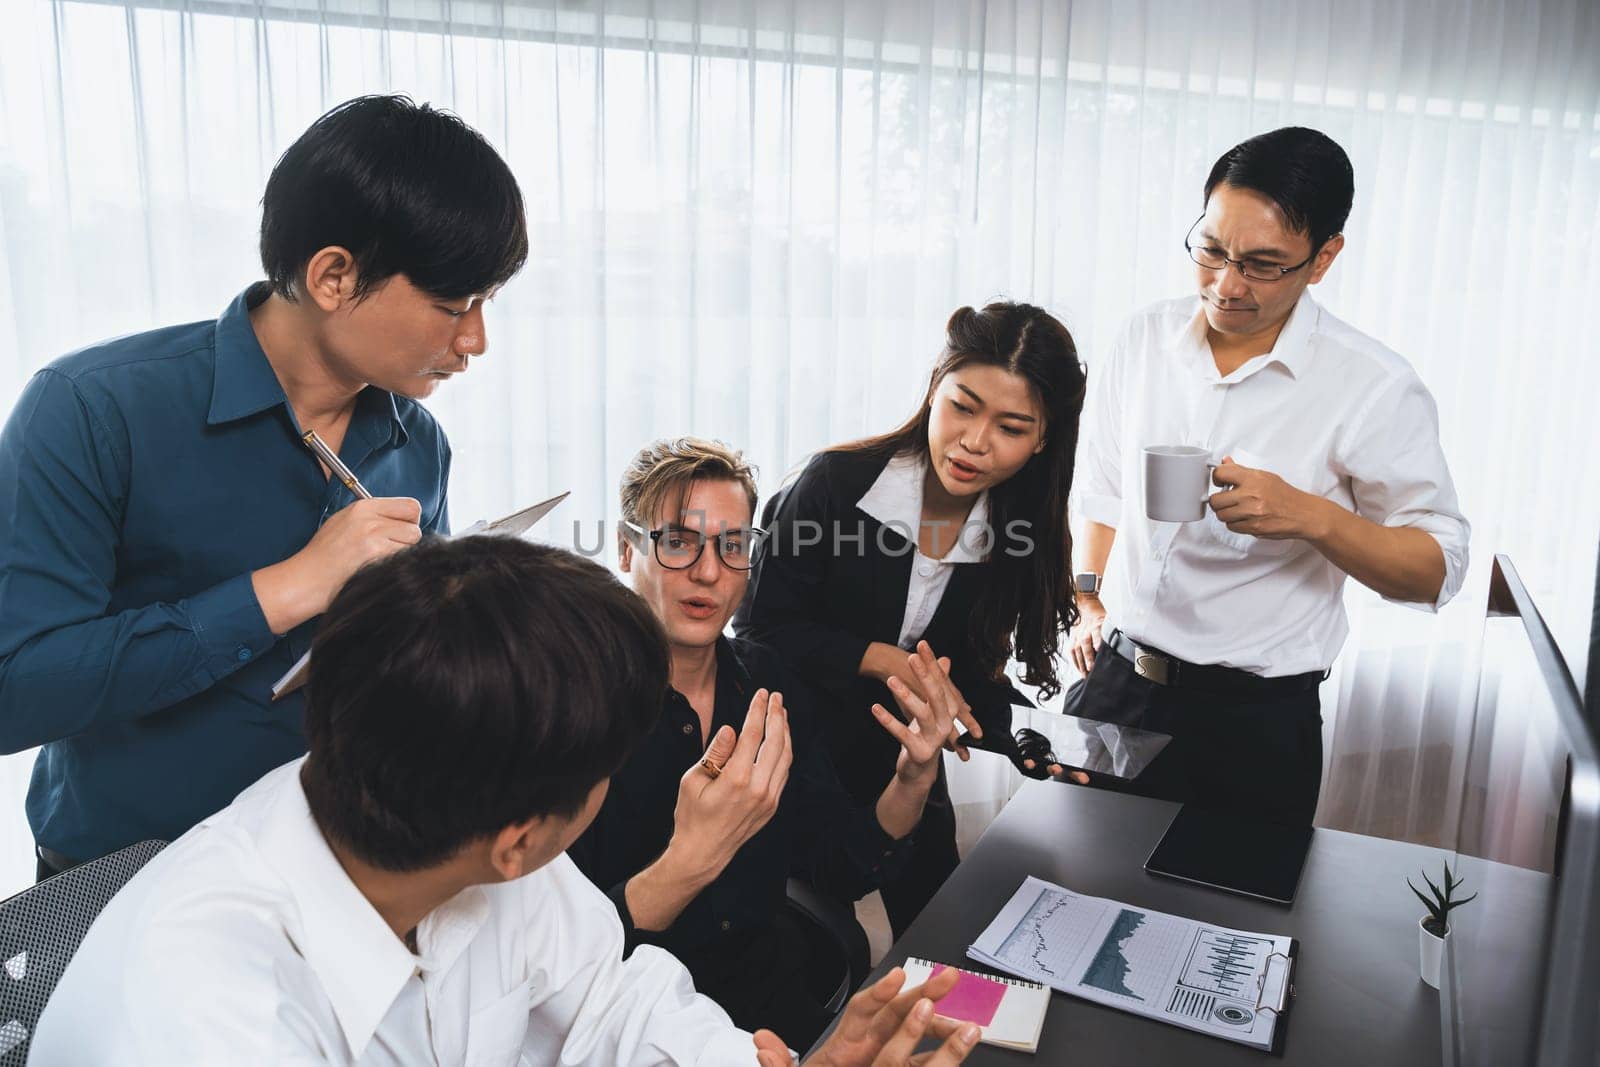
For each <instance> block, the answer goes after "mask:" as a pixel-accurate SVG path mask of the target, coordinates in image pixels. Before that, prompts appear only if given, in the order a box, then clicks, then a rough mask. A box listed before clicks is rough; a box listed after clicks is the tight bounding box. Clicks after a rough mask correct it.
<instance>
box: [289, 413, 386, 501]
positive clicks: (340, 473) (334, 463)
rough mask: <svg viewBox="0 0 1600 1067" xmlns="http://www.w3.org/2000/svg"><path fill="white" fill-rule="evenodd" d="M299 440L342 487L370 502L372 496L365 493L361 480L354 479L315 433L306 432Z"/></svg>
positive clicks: (351, 473)
mask: <svg viewBox="0 0 1600 1067" xmlns="http://www.w3.org/2000/svg"><path fill="white" fill-rule="evenodd" d="M300 440H302V441H304V442H305V443H306V447H307V448H309V449H311V451H313V452H315V453H316V454H317V458H318V459H320V460H322V462H323V463H324V464H325V465H326V466H327V468H328V469H329V470H330V471H332V472H333V476H334V477H335V478H337V479H339V480H340V481H341V482H343V483H344V487H345V488H346V489H348V490H350V491H351V492H352V493H354V494H355V495H356V496H358V497H360V498H361V499H362V500H371V499H372V494H371V493H369V492H367V487H366V486H364V485H362V484H361V479H359V478H357V477H356V472H355V471H353V470H351V469H350V468H349V467H346V466H345V465H344V460H342V459H340V458H339V457H338V456H337V455H335V454H334V451H333V449H331V448H329V447H328V443H327V442H326V441H324V440H323V439H322V438H321V437H320V436H318V434H317V431H315V430H307V431H306V432H305V433H303V434H301V435H300Z"/></svg>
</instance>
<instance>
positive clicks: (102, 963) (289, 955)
mask: <svg viewBox="0 0 1600 1067" xmlns="http://www.w3.org/2000/svg"><path fill="white" fill-rule="evenodd" d="M302 762H304V761H303V760H296V761H294V762H293V763H289V764H286V765H285V766H283V767H280V768H278V769H277V770H275V771H272V772H270V773H269V774H267V775H266V776H265V777H264V778H262V779H261V780H260V781H259V782H257V783H256V784H255V785H253V786H251V787H250V788H249V789H248V790H246V791H245V792H244V793H241V794H240V795H239V797H238V798H237V799H236V800H235V801H234V802H233V804H231V805H230V806H229V807H227V808H225V809H223V810H222V811H221V812H218V813H217V814H216V815H214V816H212V817H211V818H209V819H206V820H205V821H204V822H202V823H201V824H200V825H199V826H197V827H195V828H194V829H193V830H191V831H189V832H188V833H187V834H184V835H183V837H181V838H180V839H178V840H177V841H176V842H174V843H173V844H172V845H171V846H169V847H168V848H167V849H166V850H165V851H163V852H162V853H161V854H160V855H158V856H157V857H156V858H155V859H153V860H152V861H151V862H150V864H149V865H148V866H146V867H145V868H144V869H143V870H142V871H140V872H139V874H138V875H136V876H135V877H134V878H133V879H132V880H131V881H130V882H129V883H128V884H127V886H125V887H124V888H123V890H122V891H121V892H120V893H118V894H117V896H116V897H114V898H113V899H112V901H111V903H110V905H109V906H107V908H106V910H105V911H104V912H102V913H101V915H100V917H99V919H98V920H96V922H95V924H94V926H93V927H92V928H91V929H90V931H89V935H88V937H87V938H85V940H84V943H83V946H82V948H80V949H79V950H78V954H77V956H75V957H74V958H73V960H72V962H71V964H70V965H68V967H67V970H66V973H65V974H64V975H63V976H62V979H61V983H60V985H58V986H57V987H56V991H55V995H54V996H52V997H51V999H50V1001H49V1003H48V1005H47V1006H46V1008H45V1011H44V1015H43V1017H42V1018H41V1019H40V1020H39V1025H38V1029H37V1034H36V1036H35V1037H34V1041H33V1049H32V1054H31V1056H30V1057H29V1060H28V1062H29V1063H30V1064H37V1065H41V1067H49V1065H54V1064H86V1063H93V1064H98V1065H108V1064H138V1065H150V1067H156V1065H160V1067H170V1065H172V1064H185V1065H190V1064H194V1065H204V1064H229V1065H232V1064H311V1063H318V1064H364V1065H366V1064H370V1065H390V1064H394V1065H400V1064H404V1065H407V1067H414V1065H418V1064H435V1063H437V1064H472V1065H488V1064H530V1065H531V1064H606V1065H612V1064H731V1063H738V1064H750V1063H754V1062H755V1046H754V1044H753V1043H752V1039H751V1036H750V1035H749V1034H748V1033H745V1032H744V1031H742V1030H738V1029H736V1028H735V1027H734V1026H733V1024H732V1023H731V1022H730V1021H729V1019H728V1016H727V1014H726V1013H724V1012H723V1010H722V1009H721V1008H719V1007H718V1006H717V1005H716V1004H714V1003H712V1002H711V1001H709V1000H707V999H706V998H705V997H703V996H700V995H699V994H697V993H695V992H694V988H693V986H692V984H691V982H690V979H689V975H688V972H687V971H685V970H684V969H683V966H682V965H681V964H679V963H678V961H677V960H675V959H673V958H672V957H671V956H670V955H668V954H666V953H665V952H662V951H660V950H658V949H655V948H652V947H650V946H640V947H639V948H637V949H635V950H634V952H633V955H632V956H631V957H629V959H628V960H627V961H624V960H623V959H622V927H621V925H620V923H619V922H618V920H617V913H616V909H615V908H614V907H613V906H612V904H611V902H610V901H609V900H607V899H606V897H605V895H604V894H603V893H601V892H600V891H599V890H598V889H596V888H595V887H594V886H593V885H591V884H590V883H589V881H588V880H587V879H585V878H584V876H583V875H582V874H580V873H579V872H578V869H577V868H576V867H574V866H573V865H572V861H571V860H569V859H567V857H566V856H565V855H562V856H559V857H557V858H556V860H554V861H553V862H552V863H550V864H548V865H546V866H544V867H542V868H540V869H539V870H537V871H535V872H534V873H532V874H530V875H528V876H527V877H525V878H520V879H518V880H516V881H514V882H504V883H499V884H496V885H486V886H477V887H474V888H471V889H467V890H464V891H463V892H461V893H460V894H458V895H457V896H455V897H453V898H452V899H451V900H450V901H448V902H447V903H446V904H444V905H443V906H441V907H439V908H437V909H436V910H434V911H433V912H431V913H430V914H429V915H428V916H427V918H425V919H423V921H422V922H421V924H420V925H419V926H418V927H417V935H416V941H417V946H418V949H419V951H418V953H417V954H415V955H413V954H412V953H411V952H410V950H408V949H407V948H406V946H405V944H404V943H403V942H402V941H401V940H400V939H399V938H397V937H396V936H395V935H394V932H393V931H392V930H390V928H389V927H388V925H387V924H386V923H385V922H384V921H383V919H382V918H380V917H379V915H378V913H377V912H376V911H374V910H373V908H372V906H371V905H370V904H369V903H368V902H367V900H366V898H365V897H364V896H362V895H361V892H360V891H359V890H358V889H357V888H356V886H355V884H354V883H352V882H351V881H350V879H349V878H348V877H347V876H346V875H345V873H344V868H343V867H341V866H340V864H339V861H338V859H337V858H335V856H334V855H333V853H332V851H331V850H330V849H329V848H328V845H327V842H326V841H325V840H324V839H323V836H322V833H321V831H320V830H318V829H317V826H316V824H315V823H314V822H313V821H312V818H311V812H310V809H309V808H308V807H307V805H306V799H305V793H304V792H303V791H302V790H301V787H300V777H299V771H300V765H301V763H302Z"/></svg>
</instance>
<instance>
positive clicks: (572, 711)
mask: <svg viewBox="0 0 1600 1067" xmlns="http://www.w3.org/2000/svg"><path fill="white" fill-rule="evenodd" d="M315 650H316V655H315V657H314V658H313V660H312V667H311V681H310V684H309V687H308V689H309V692H308V696H307V699H306V741H307V747H308V749H309V753H308V755H307V756H305V757H304V758H303V759H297V760H294V761H292V762H290V763H288V764H286V765H285V766H283V767H280V768H278V769H276V770H274V771H271V772H270V773H268V774H267V775H266V776H265V777H264V778H262V779H261V780H260V781H259V782H257V783H256V784H255V785H253V786H251V787H250V788H249V789H247V790H246V791H245V792H244V793H242V794H240V796H239V798H238V799H237V800H235V801H234V803H233V804H232V805H230V806H229V807H228V808H226V809H225V810H223V811H220V812H217V813H216V814H214V815H211V816H209V817H207V818H205V819H203V820H202V821H201V823H200V824H199V825H198V826H196V827H195V828H194V829H193V830H191V831H190V832H189V833H188V834H186V835H184V837H182V838H181V839H180V840H178V841H177V842H175V843H174V844H172V845H171V846H169V847H168V848H167V849H166V850H165V851H163V852H162V853H161V854H160V855H158V856H156V857H155V858H154V859H153V860H151V861H150V863H149V864H148V865H146V866H145V867H144V869H143V870H141V871H140V872H139V873H138V874H137V875H135V876H134V877H133V878H132V879H131V880H130V881H129V882H128V884H127V885H126V886H125V887H123V889H122V890H121V892H119V893H118V894H117V896H116V897H115V898H113V899H112V901H111V903H110V904H109V905H108V906H107V907H106V909H105V911H104V912H102V913H101V915H100V916H99V918H98V919H97V920H96V921H95V924H94V926H93V927H92V928H91V929H90V930H89V933H88V936H87V937H86V938H85V939H84V942H83V945H82V947H81V948H80V949H79V950H78V952H77V955H76V956H75V957H74V958H73V960H72V962H71V963H70V964H69V965H68V967H67V969H66V971H65V973H64V974H63V975H62V977H61V981H60V984H59V985H58V986H57V987H56V990H55V993H54V995H53V996H52V997H51V999H50V1002H49V1004H48V1005H47V1006H46V1008H45V1011H44V1014H43V1015H42V1016H41V1018H40V1020H39V1025H38V1028H37V1033H36V1035H35V1037H34V1040H33V1047H32V1050H31V1055H30V1057H29V1063H31V1064H35V1065H39V1067H48V1065H53V1064H80V1063H94V1064H103V1065H111V1067H115V1065H129V1067H146V1065H148V1067H155V1065H161V1067H166V1065H168V1064H190V1063H195V1064H201V1063H204V1064H212V1063H228V1064H310V1063H318V1064H340V1065H344V1064H363V1065H367V1067H390V1065H395V1067H399V1065H408V1067H409V1065H412V1064H419V1063H442V1064H455V1063H471V1064H474V1065H476V1067H488V1065H494V1064H505V1065H507V1067H509V1065H512V1064H525V1065H540V1064H551V1065H555V1064H562V1065H576V1064H591V1063H592V1064H605V1065H607V1067H612V1065H616V1067H621V1065H624V1064H640V1065H644V1064H702V1065H716V1064H749V1063H757V1062H758V1063H760V1064H762V1065H763V1067H779V1065H782V1064H789V1063H791V1062H792V1058H791V1057H790V1055H789V1053H788V1050H787V1049H786V1048H785V1046H784V1044H783V1041H782V1040H781V1039H780V1038H779V1037H778V1036H777V1035H775V1034H773V1033H771V1032H770V1031H768V1032H761V1033H757V1034H755V1035H753V1036H752V1035H751V1034H749V1033H746V1032H745V1031H742V1030H738V1029H736V1028H735V1027H734V1026H733V1025H732V1024H731V1023H730V1022H729V1021H728V1017H727V1015H726V1014H725V1013H724V1012H723V1011H722V1010H721V1009H720V1008H718V1007H717V1006H716V1004H715V1003H713V1002H712V1001H710V1000H709V999H707V998H705V997H704V996H701V995H699V994H696V993H695V992H694V989H693V986H692V984H691V983H690V981H689V978H688V975H687V973H686V972H685V971H684V969H683V967H682V966H681V965H680V964H679V963H678V962H677V961H676V960H674V959H673V958H672V957H671V956H669V955H667V954H666V953H665V952H662V951H660V950H659V949H656V948H653V947H650V946H641V947H640V948H638V949H636V950H635V951H634V952H633V954H632V955H631V956H630V957H629V958H628V959H627V960H623V958H622V954H621V949H622V940H623V934H622V927H621V925H620V923H619V922H618V920H617V914H616V911H615V909H614V908H613V907H612V905H611V903H610V902H609V901H608V900H607V899H606V898H605V896H604V895H603V894H602V893H600V891H599V890H597V889H595V888H594V886H593V885H592V884H590V883H589V881H588V880H587V879H585V878H584V877H583V875H582V874H580V873H579V872H578V871H577V869H576V868H575V867H574V866H573V864H572V862H571V861H570V860H569V859H568V858H567V857H566V856H564V855H562V854H561V852H562V849H563V848H565V847H566V846H567V845H569V844H571V842H572V841H573V840H574V839H575V838H576V837H577V836H578V835H579V834H581V833H582V832H583V830H584V827H585V826H586V825H587V824H588V823H589V821H590V820H591V819H592V818H593V817H594V814H595V812H596V811H597V810H598V809H599V807H600V805H601V803H602V801H603V800H604V799H605V795H606V788H607V782H608V777H609V776H610V775H611V774H612V773H613V772H615V771H616V769H617V768H618V767H619V766H620V765H621V764H622V763H623V762H624V761H625V760H626V759H627V757H628V754H629V752H630V750H631V749H632V748H633V747H634V746H635V745H636V744H637V743H638V742H639V740H640V739H641V738H642V737H643V736H644V735H645V734H646V733H647V732H648V731H649V730H650V729H651V727H652V726H653V724H654V723H655V721H656V719H657V717H658V715H659V712H660V707H661V695H662V693H663V691H664V690H665V689H666V686H667V679H668V668H669V662H670V661H669V653H668V650H667V645H666V640H665V636H664V635H663V633H662V631H661V627H660V624H659V623H657V622H656V620H655V618H654V617H653V616H652V615H651V613H650V611H649V609H648V607H647V606H646V605H645V604H644V603H643V602H642V601H641V600H640V599H639V598H638V597H636V596H634V595H633V594H632V593H630V592H628V590H627V589H625V588H624V587H623V586H622V584H621V583H620V582H618V581H617V580H616V578H614V577H613V576H612V575H611V574H609V573H608V572H607V571H606V570H605V569H604V568H603V567H600V566H599V565H597V564H595V563H591V562H589V561H587V560H583V559H580V558H579V557H577V556H576V555H574V554H572V553H570V552H567V551H564V550H562V549H556V548H549V547H543V546H536V545H532V544H529V543H527V542H524V541H520V540H517V539H514V538H495V537H468V538H463V539H461V540H457V541H444V540H438V539H430V540H429V541H426V542H424V543H423V544H421V545H419V546H417V547H416V548H413V549H409V550H407V551H404V552H400V553H397V554H395V555H393V556H391V557H389V558H387V559H384V560H381V561H379V562H377V563H374V564H371V565H369V566H367V567H366V568H364V569H363V570H361V571H359V572H358V573H357V574H356V575H355V576H354V577H353V578H351V579H350V581H349V582H348V583H347V584H346V585H345V586H344V588H343V589H342V590H341V591H340V593H339V594H338V596H337V597H336V598H335V600H334V602H333V604H332V606H331V607H330V608H329V609H328V613H327V616H326V617H325V619H324V620H323V623H322V625H321V627H320V628H319V630H318V633H317V636H316V642H315ZM761 710H762V711H763V712H764V713H771V712H773V711H774V710H775V709H774V707H773V706H772V705H767V706H765V707H763V708H762V709H761ZM780 715H781V713H780ZM774 962H775V964H776V963H777V962H778V961H774ZM904 977H905V976H904V972H900V971H898V969H897V970H896V971H895V972H891V974H890V975H889V976H888V977H887V978H886V979H885V980H883V981H880V982H879V983H877V984H875V985H874V986H872V987H871V988H869V989H866V990H863V991H862V992H860V993H858V994H856V996H855V997H854V998H853V999H852V1001H851V1004H850V1006H849V1008H847V1009H846V1011H845V1013H844V1016H843V1018H842V1019H841V1020H840V1024H839V1026H838V1028H837V1029H836V1030H835V1031H834V1033H833V1034H832V1035H830V1036H829V1039H828V1041H827V1042H826V1043H825V1044H824V1045H823V1046H822V1047H821V1048H819V1049H818V1050H817V1052H816V1053H815V1054H814V1055H813V1056H812V1057H811V1059H810V1060H809V1061H808V1062H809V1063H810V1064H812V1065H813V1067H857V1065H859V1067H865V1065H866V1064H869V1063H871V1064H875V1065H882V1067H888V1065H891V1064H904V1063H906V1062H907V1061H908V1057H909V1055H910V1053H911V1050H912V1049H913V1048H914V1047H915V1045H916V1044H917V1042H918V1041H919V1040H920V1039H921V1038H922V1037H923V1036H924V1034H932V1035H934V1036H936V1037H938V1038H940V1039H941V1040H942V1041H943V1044H942V1045H941V1047H940V1048H939V1050H938V1051H937V1052H936V1053H934V1054H933V1056H932V1057H931V1059H930V1060H929V1061H928V1062H927V1064H926V1065H925V1067H949V1065H951V1064H955V1063H959V1062H960V1061H961V1060H963V1059H965V1057H966V1054H967V1053H968V1052H969V1051H970V1050H971V1048H972V1047H973V1044H974V1043H975V1042H976V1040H977V1036H978V1035H977V1027H975V1026H972V1025H971V1024H965V1025H959V1026H958V1025H957V1024H956V1023H954V1022H952V1021H950V1020H945V1019H940V1018H937V1017H934V1016H933V1015H932V1004H931V1003H930V998H931V999H933V1000H936V999H937V998H938V997H940V996H942V995H943V994H944V993H946V992H948V991H949V990H950V988H951V987H952V986H953V985H954V982H955V972H953V971H952V972H951V973H950V975H948V976H945V975H941V976H940V977H939V979H936V980H934V981H930V982H929V983H927V984H926V985H924V986H922V987H919V988H916V989H909V990H906V991H905V992H900V991H899V990H900V985H901V984H902V982H903V981H904ZM924 994H925V995H924Z"/></svg>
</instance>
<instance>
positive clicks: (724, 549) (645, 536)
mask: <svg viewBox="0 0 1600 1067" xmlns="http://www.w3.org/2000/svg"><path fill="white" fill-rule="evenodd" d="M622 526H623V529H625V530H627V531H628V534H629V536H630V537H631V539H632V540H633V542H634V543H635V544H637V545H639V546H640V547H641V548H642V547H643V543H644V541H646V540H649V541H650V542H651V544H652V545H653V546H654V549H653V550H654V552H655V557H656V562H657V563H659V564H661V565H662V566H663V567H665V568H666V569H667V570H669V571H686V570H688V569H689V568H690V567H693V566H694V565H695V564H696V563H698V562H700V557H701V556H702V555H703V554H704V553H705V550H706V544H707V543H708V542H710V541H715V542H716V543H717V549H716V551H717V559H719V560H721V561H722V565H723V566H725V567H727V568H729V569H730V570H736V571H747V570H749V569H750V568H751V567H752V566H754V565H755V559H756V553H757V551H758V550H759V549H760V547H761V543H762V542H763V541H764V540H766V536H767V532H766V531H765V530H762V529H758V528H757V527H754V526H737V527H734V528H732V529H727V530H721V531H719V532H718V533H717V534H715V535H714V536H712V535H707V534H706V533H704V532H703V531H701V530H692V529H690V528H689V527H687V526H678V525H675V524H673V523H668V524H667V525H666V526H663V527H661V528H660V529H658V530H646V529H645V528H644V527H643V526H640V525H639V524H638V523H636V522H629V521H627V520H626V519H624V520H623V522H622Z"/></svg>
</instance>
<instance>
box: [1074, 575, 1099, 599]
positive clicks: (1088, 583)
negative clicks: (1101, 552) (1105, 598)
mask: <svg viewBox="0 0 1600 1067" xmlns="http://www.w3.org/2000/svg"><path fill="white" fill-rule="evenodd" d="M1072 584H1073V586H1074V587H1076V588H1077V590H1078V593H1079V595H1081V596H1092V597H1095V598H1096V599H1098V598H1099V596H1100V576H1099V575H1098V574H1096V573H1095V572H1094V571H1084V572H1083V573H1082V574H1074V575H1073V576H1072Z"/></svg>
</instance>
